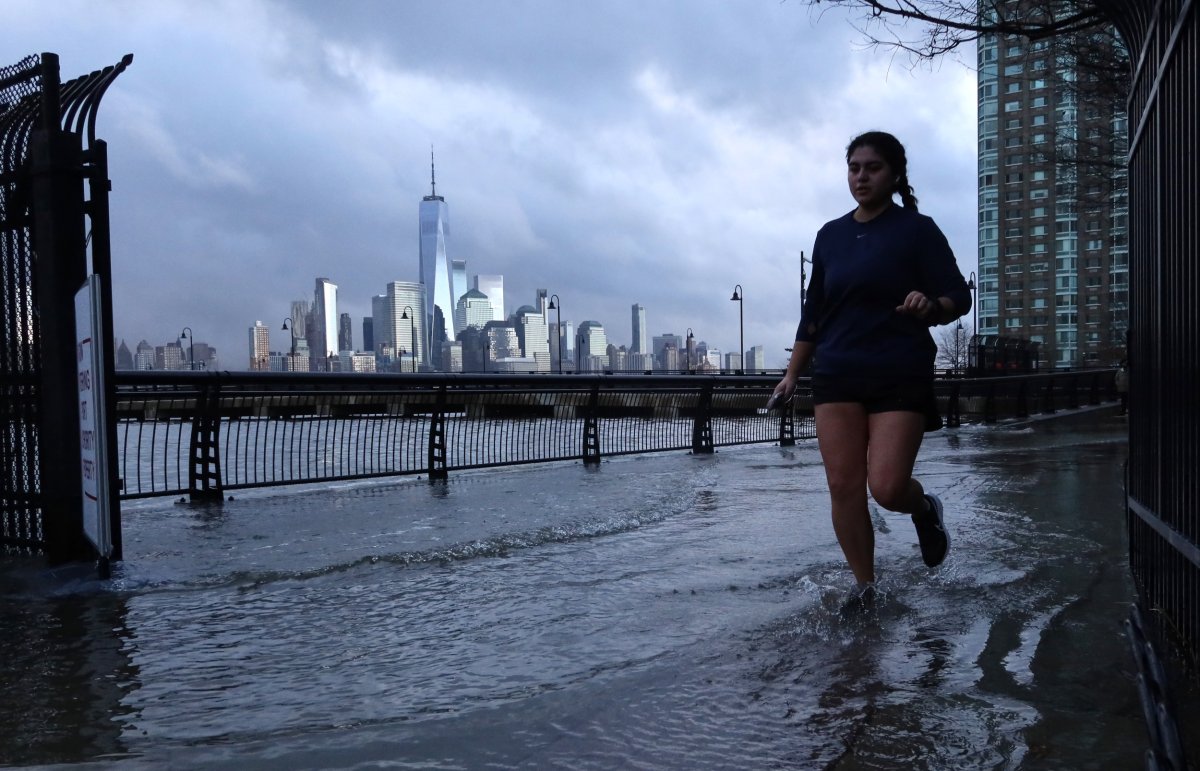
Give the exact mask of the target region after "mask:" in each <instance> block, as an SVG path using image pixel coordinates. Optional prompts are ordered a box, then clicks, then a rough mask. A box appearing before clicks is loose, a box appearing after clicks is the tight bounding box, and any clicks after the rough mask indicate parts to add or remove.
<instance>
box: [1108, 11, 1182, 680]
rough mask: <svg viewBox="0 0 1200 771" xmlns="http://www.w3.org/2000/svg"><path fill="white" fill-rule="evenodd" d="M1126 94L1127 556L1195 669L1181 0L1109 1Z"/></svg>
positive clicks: (1143, 591)
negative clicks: (1125, 62) (1128, 77)
mask: <svg viewBox="0 0 1200 771" xmlns="http://www.w3.org/2000/svg"><path fill="white" fill-rule="evenodd" d="M1108 5H1110V6H1111V14H1112V16H1113V19H1114V21H1115V22H1116V24H1117V26H1118V28H1119V29H1120V31H1121V35H1122V37H1123V38H1124V40H1125V42H1126V44H1127V45H1128V47H1129V49H1130V52H1131V54H1132V56H1131V57H1130V58H1131V60H1132V62H1133V64H1134V72H1133V81H1132V93H1131V94H1130V99H1129V110H1128V114H1129V148H1130V150H1129V191H1130V192H1129V196H1130V197H1129V212H1130V223H1129V233H1130V244H1129V254H1130V292H1131V294H1130V297H1131V303H1130V335H1129V369H1130V422H1129V443H1130V448H1129V450H1130V451H1129V471H1128V487H1127V490H1128V500H1127V520H1128V524H1129V542H1130V543H1129V546H1130V566H1131V568H1132V572H1133V577H1134V579H1135V582H1136V584H1137V587H1138V591H1139V594H1140V595H1141V597H1142V601H1143V603H1144V605H1145V606H1146V608H1148V609H1150V610H1151V611H1152V612H1151V613H1148V614H1147V616H1148V618H1150V619H1152V623H1153V624H1154V626H1155V627H1156V628H1157V631H1158V633H1159V635H1160V637H1163V638H1166V639H1168V640H1170V641H1171V642H1172V646H1171V647H1172V649H1173V650H1174V651H1176V652H1177V653H1180V654H1182V656H1183V657H1184V659H1185V660H1187V661H1188V663H1189V664H1190V666H1191V671H1192V673H1193V674H1196V673H1197V672H1200V669H1198V668H1197V662H1198V661H1200V400H1198V398H1197V397H1198V396H1200V305H1198V304H1197V301H1196V298H1197V297H1200V224H1198V223H1200V218H1198V217H1197V212H1200V160H1198V158H1200V153H1198V152H1197V148H1200V123H1198V119H1197V112H1198V111H1200V51H1198V40H1197V18H1196V13H1197V12H1196V7H1195V5H1196V4H1195V3H1194V2H1193V1H1192V0H1163V1H1162V2H1158V3H1153V4H1151V3H1145V2H1136V1H1135V0H1113V1H1112V2H1110V3H1108Z"/></svg>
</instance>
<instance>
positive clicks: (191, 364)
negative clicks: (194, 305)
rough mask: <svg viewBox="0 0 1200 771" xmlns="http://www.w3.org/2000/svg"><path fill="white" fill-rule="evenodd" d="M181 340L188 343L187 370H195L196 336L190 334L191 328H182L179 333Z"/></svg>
mask: <svg viewBox="0 0 1200 771" xmlns="http://www.w3.org/2000/svg"><path fill="white" fill-rule="evenodd" d="M179 337H180V339H181V340H187V341H188V369H190V370H191V369H195V368H196V336H195V335H193V334H192V328H191V327H184V328H183V331H182V332H180V333H179Z"/></svg>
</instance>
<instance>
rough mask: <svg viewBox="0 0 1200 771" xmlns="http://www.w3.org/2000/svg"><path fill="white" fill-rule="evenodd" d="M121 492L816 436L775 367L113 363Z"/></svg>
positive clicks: (1052, 392) (991, 418) (1027, 401)
mask: <svg viewBox="0 0 1200 771" xmlns="http://www.w3.org/2000/svg"><path fill="white" fill-rule="evenodd" d="M117 381H118V389H117V399H116V405H117V407H116V409H117V420H118V429H117V437H118V444H117V448H116V452H115V453H114V455H115V457H117V458H119V459H121V468H120V472H119V473H120V477H121V479H122V482H123V492H122V496H123V497H126V498H137V497H146V496H154V495H178V494H189V495H191V496H193V497H196V498H204V497H217V496H220V495H221V494H222V493H223V492H224V491H227V490H235V489H239V488H247V487H265V486H273V485H288V484H302V483H309V482H323V481H333V480H345V479H359V478H368V477H385V476H398V475H405V474H410V475H412V474H425V475H429V476H431V477H438V476H444V475H445V474H447V473H448V472H450V471H454V470H460V469H469V468H483V467H487V466H500V465H514V464H522V463H540V462H546V461H562V460H576V459H577V460H583V461H584V462H594V461H598V460H599V459H600V458H601V457H602V456H611V455H623V454H630V453H644V452H658V451H665V450H690V451H692V452H711V451H712V450H713V449H714V448H716V447H721V446H727V445H736V444H751V443H764V442H783V443H791V442H794V441H795V440H797V439H808V438H812V437H814V436H815V430H814V424H813V419H812V403H811V392H810V390H809V388H808V384H807V381H804V382H802V383H801V386H800V388H799V389H798V391H797V394H796V398H795V399H794V400H793V401H792V404H791V405H790V408H789V409H788V410H786V411H782V412H781V411H774V412H771V413H768V412H767V411H766V410H765V409H764V408H763V407H764V405H765V404H766V401H767V399H768V397H769V396H770V394H771V392H772V390H773V389H774V387H775V385H776V383H777V382H778V375H757V376H753V375H748V376H710V375H693V376H686V375H684V376H663V375H650V376H645V375H567V376H557V375H436V374H429V375H337V374H293V373H288V374H283V373H237V374H230V373H188V372H159V373H156V372H121V373H118V377H117ZM1112 383H1113V370H1085V371H1079V372H1067V373H1052V374H1042V375H1027V376H1013V377H1004V378H965V377H956V376H946V377H943V378H940V379H939V380H938V382H937V390H938V392H939V395H940V403H941V408H942V409H943V410H944V414H945V417H946V422H947V424H948V425H950V426H957V425H959V424H960V423H961V422H962V421H963V420H964V419H968V420H970V419H974V420H977V421H979V422H995V421H997V420H999V419H1002V418H1023V417H1029V416H1031V415H1035V414H1046V413H1053V412H1056V411H1059V410H1066V409H1073V408H1078V407H1080V406H1083V405H1086V404H1098V403H1100V402H1102V401H1111V400H1113V399H1114V398H1115V393H1114V391H1113V385H1112Z"/></svg>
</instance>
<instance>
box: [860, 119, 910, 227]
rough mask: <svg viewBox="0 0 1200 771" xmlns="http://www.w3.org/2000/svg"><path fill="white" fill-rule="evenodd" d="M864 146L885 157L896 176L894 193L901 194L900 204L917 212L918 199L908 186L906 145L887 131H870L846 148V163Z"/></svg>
mask: <svg viewBox="0 0 1200 771" xmlns="http://www.w3.org/2000/svg"><path fill="white" fill-rule="evenodd" d="M864 145H865V146H867V147H870V148H872V149H874V150H875V152H877V153H879V154H880V155H882V156H883V160H885V161H886V162H887V165H888V166H889V167H891V169H892V172H893V173H894V174H895V175H896V183H895V191H894V192H897V193H899V194H900V203H901V204H903V205H904V208H905V209H912V210H913V211H916V210H917V197H916V196H915V195H913V189H912V185H910V184H908V158H907V157H906V156H905V154H904V145H902V144H900V140H899V139H896V137H894V136H892V135H891V134H889V133H887V132H886V131H868V132H866V133H864V134H859V135H858V136H856V137H855V138H854V139H852V140H850V145H849V146H848V147H847V148H846V161H847V162H849V161H850V156H851V155H853V154H854V151H855V150H857V149H858V148H860V147H863V146H864Z"/></svg>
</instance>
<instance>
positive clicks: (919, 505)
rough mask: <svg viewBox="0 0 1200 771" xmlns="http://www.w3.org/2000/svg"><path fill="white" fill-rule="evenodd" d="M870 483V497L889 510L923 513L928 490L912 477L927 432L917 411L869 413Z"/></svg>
mask: <svg viewBox="0 0 1200 771" xmlns="http://www.w3.org/2000/svg"><path fill="white" fill-rule="evenodd" d="M867 426H868V429H867V430H868V436H869V440H868V441H869V444H868V449H867V470H868V471H867V485H868V487H869V488H870V490H871V497H872V498H874V499H875V502H876V503H878V504H879V505H880V506H882V507H883V508H885V509H888V510H889V511H899V512H904V513H905V514H921V513H923V512H924V511H925V497H924V496H925V490H924V488H922V487H921V483H920V482H918V481H917V480H915V479H913V478H912V472H913V464H915V463H916V460H917V451H918V450H919V449H921V439H922V438H923V437H924V435H925V418H924V416H922V415H921V414H920V413H917V412H878V413H875V414H873V415H869V416H868V423H867Z"/></svg>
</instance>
